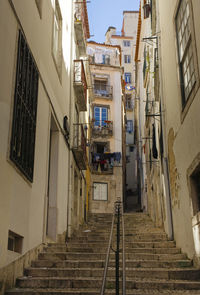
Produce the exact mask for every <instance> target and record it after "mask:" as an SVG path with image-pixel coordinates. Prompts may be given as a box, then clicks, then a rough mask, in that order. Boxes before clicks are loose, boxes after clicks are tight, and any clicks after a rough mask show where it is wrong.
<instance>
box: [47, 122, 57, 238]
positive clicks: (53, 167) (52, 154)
mask: <svg viewBox="0 0 200 295" xmlns="http://www.w3.org/2000/svg"><path fill="white" fill-rule="evenodd" d="M58 143H59V131H58V128H57V126H56V123H55V120H54V118H53V117H51V127H50V142H49V173H48V193H47V198H48V200H47V222H46V224H47V227H46V234H47V236H48V237H49V238H51V239H53V240H54V241H56V235H57V185H58Z"/></svg>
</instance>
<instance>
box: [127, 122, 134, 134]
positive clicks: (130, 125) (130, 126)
mask: <svg viewBox="0 0 200 295" xmlns="http://www.w3.org/2000/svg"><path fill="white" fill-rule="evenodd" d="M126 132H128V133H132V132H133V120H127V125H126Z"/></svg>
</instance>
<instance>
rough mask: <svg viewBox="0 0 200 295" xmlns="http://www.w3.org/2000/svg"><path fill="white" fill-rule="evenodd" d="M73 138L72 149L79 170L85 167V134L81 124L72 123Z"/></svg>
mask: <svg viewBox="0 0 200 295" xmlns="http://www.w3.org/2000/svg"><path fill="white" fill-rule="evenodd" d="M73 134H74V139H73V147H72V151H73V154H74V157H75V160H76V163H77V165H78V167H79V169H80V170H86V169H87V155H86V134H85V131H84V128H83V124H74V133H73Z"/></svg>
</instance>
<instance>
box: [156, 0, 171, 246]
mask: <svg viewBox="0 0 200 295" xmlns="http://www.w3.org/2000/svg"><path fill="white" fill-rule="evenodd" d="M156 6H157V23H158V32H160V31H161V28H160V14H159V1H157V3H156ZM161 56H162V55H161V40H160V35H158V60H159V81H160V87H159V92H160V104H161V122H162V137H163V155H164V157H163V160H162V165H163V171H164V183H165V189H166V216H167V225H168V233H167V234H168V237H169V239H171V240H173V238H174V230H173V216H172V202H171V192H170V179H169V164H168V153H167V142H166V138H167V136H166V124H165V112H164V110H165V104H164V99H163V98H164V95H163V76H162V57H161Z"/></svg>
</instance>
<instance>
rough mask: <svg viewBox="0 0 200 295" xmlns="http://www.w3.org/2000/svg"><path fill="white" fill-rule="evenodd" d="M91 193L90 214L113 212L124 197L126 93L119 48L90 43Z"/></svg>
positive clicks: (88, 47) (88, 48)
mask: <svg viewBox="0 0 200 295" xmlns="http://www.w3.org/2000/svg"><path fill="white" fill-rule="evenodd" d="M87 52H88V55H89V61H90V71H91V77H92V92H93V98H92V100H91V102H90V159H89V163H90V169H91V194H90V200H89V211H90V212H92V213H103V212H104V213H112V212H113V205H114V202H115V201H116V200H117V199H120V200H122V197H123V153H122V146H123V125H124V123H123V121H124V119H123V113H124V109H123V96H122V95H123V93H122V68H121V50H120V47H119V46H114V45H106V44H100V43H95V42H89V43H88V46H87Z"/></svg>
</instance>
